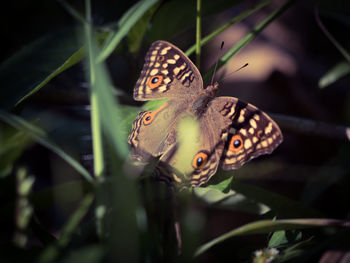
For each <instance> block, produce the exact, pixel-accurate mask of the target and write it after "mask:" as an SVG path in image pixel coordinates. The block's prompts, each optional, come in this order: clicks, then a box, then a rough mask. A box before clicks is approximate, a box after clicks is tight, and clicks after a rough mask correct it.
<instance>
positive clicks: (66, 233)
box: [38, 194, 94, 263]
mask: <svg viewBox="0 0 350 263" xmlns="http://www.w3.org/2000/svg"><path fill="white" fill-rule="evenodd" d="M93 200H94V197H93V195H92V194H87V195H86V196H85V197H84V199H83V200H82V201H81V203H80V205H79V207H78V208H77V209H76V210H75V211H74V213H73V214H72V215H71V216H70V218H69V220H68V221H67V222H66V224H65V225H64V227H63V228H62V230H61V233H60V238H59V239H58V240H57V242H56V244H53V245H50V246H47V247H46V248H45V249H44V250H43V252H42V253H41V255H40V256H39V258H38V262H40V263H46V262H53V260H55V259H56V258H57V257H58V255H59V252H60V250H62V249H63V248H64V247H66V246H67V245H68V243H69V241H70V239H71V236H72V234H73V231H74V230H76V229H77V227H78V224H79V223H80V222H81V220H82V219H83V217H84V216H85V215H86V213H87V212H88V210H89V208H90V206H91V204H92V201H93Z"/></svg>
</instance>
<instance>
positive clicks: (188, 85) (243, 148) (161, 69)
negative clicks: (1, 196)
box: [128, 41, 283, 186]
mask: <svg viewBox="0 0 350 263" xmlns="http://www.w3.org/2000/svg"><path fill="white" fill-rule="evenodd" d="M217 88H218V84H217V83H216V84H214V85H210V86H208V87H207V88H206V89H203V81H202V77H201V75H200V73H199V71H198V70H197V68H196V67H195V65H194V64H193V63H192V62H191V60H190V59H189V58H188V57H187V56H186V55H185V54H184V53H183V52H182V51H181V50H179V49H178V48H177V47H175V46H174V45H172V44H170V43H168V42H166V41H156V42H154V43H153V44H152V45H151V47H150V49H149V50H148V52H147V54H146V57H145V64H144V66H143V69H142V71H141V75H140V77H139V79H138V80H137V83H136V85H135V87H134V99H135V100H141V101H145V100H154V99H162V98H167V99H168V100H167V102H166V103H165V104H163V105H162V106H161V107H160V108H158V109H157V110H154V111H143V112H140V113H139V115H138V117H137V118H136V119H135V121H134V122H133V127H132V131H131V133H130V135H129V139H128V143H129V144H130V146H131V155H132V158H133V159H135V160H138V161H141V162H147V161H148V159H149V158H150V157H152V156H153V157H159V164H160V165H159V167H158V168H159V169H158V174H159V177H160V178H169V181H177V182H179V183H186V182H187V181H188V182H189V183H190V184H191V185H192V186H200V185H202V184H204V183H206V182H208V180H209V179H210V178H211V177H212V176H213V175H214V174H215V173H216V171H217V169H218V167H219V165H220V163H221V165H222V168H223V169H224V170H229V169H238V168H239V167H241V166H242V165H243V164H244V163H246V162H248V161H250V160H251V159H253V158H256V157H258V156H260V155H262V154H269V153H271V152H272V151H273V150H274V149H275V148H276V147H277V146H278V145H279V144H280V143H281V142H282V140H283V136H282V133H281V130H280V129H279V127H278V125H277V124H276V123H275V122H274V121H273V120H272V119H271V118H270V117H269V116H268V115H267V114H266V113H264V112H262V111H261V110H259V109H258V108H256V107H255V106H253V105H251V104H249V103H245V102H243V101H241V100H239V99H237V98H234V97H218V98H215V92H216V90H217ZM187 114H189V115H191V116H192V117H195V118H196V119H197V121H198V123H199V126H200V134H199V138H198V142H199V149H198V152H197V153H196V154H195V155H194V156H193V158H192V159H190V160H188V164H187V166H188V167H189V170H187V168H186V172H185V173H186V174H182V175H179V174H178V173H177V174H175V173H174V171H172V169H170V168H169V167H170V166H174V167H175V166H176V159H177V156H176V154H177V147H178V144H177V138H176V133H177V125H178V123H179V121H180V119H181V118H182V117H183V116H185V115H187ZM191 167H192V168H193V169H192V168H191ZM191 169H192V170H191ZM184 180H185V181H186V182H184Z"/></svg>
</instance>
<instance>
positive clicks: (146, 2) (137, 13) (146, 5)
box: [97, 0, 157, 62]
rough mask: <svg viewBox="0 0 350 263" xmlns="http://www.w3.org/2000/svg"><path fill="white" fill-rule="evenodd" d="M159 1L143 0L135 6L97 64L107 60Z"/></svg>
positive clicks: (127, 13)
mask: <svg viewBox="0 0 350 263" xmlns="http://www.w3.org/2000/svg"><path fill="white" fill-rule="evenodd" d="M155 3H157V0H141V1H139V2H137V3H136V4H135V5H133V6H132V7H131V8H130V9H129V10H128V11H127V12H126V13H125V14H124V15H123V17H122V18H121V19H120V20H119V22H118V31H117V32H116V33H115V34H114V36H112V37H111V40H110V41H109V42H108V43H106V44H105V46H104V48H103V49H102V50H101V52H100V53H99V55H98V57H97V62H101V61H103V60H105V59H106V58H107V57H108V56H109V55H110V54H112V52H113V50H114V49H115V48H116V47H117V46H118V44H119V43H120V41H121V40H122V39H123V38H124V37H125V36H126V35H127V34H128V33H129V31H130V29H131V28H132V27H133V26H134V25H135V24H136V22H137V21H139V19H140V18H142V16H143V15H144V14H145V12H146V11H147V10H149V9H150V8H151V7H152V6H153V5H154V4H155Z"/></svg>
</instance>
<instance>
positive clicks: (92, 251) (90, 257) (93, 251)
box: [59, 245, 104, 263]
mask: <svg viewBox="0 0 350 263" xmlns="http://www.w3.org/2000/svg"><path fill="white" fill-rule="evenodd" d="M103 256H104V249H103V246H102V245H90V246H84V247H82V248H78V249H75V250H73V251H71V253H67V255H66V256H65V257H64V258H63V259H62V260H60V261H59V263H77V262H84V263H97V262H102V258H103Z"/></svg>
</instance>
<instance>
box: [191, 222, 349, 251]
mask: <svg viewBox="0 0 350 263" xmlns="http://www.w3.org/2000/svg"><path fill="white" fill-rule="evenodd" d="M335 226H338V227H350V223H349V222H347V221H343V220H336V219H323V218H315V219H308V218H305V219H285V220H276V221H270V220H261V221H256V222H253V223H249V224H246V225H244V226H241V227H238V228H236V229H234V230H232V231H230V232H227V233H226V234H223V235H221V236H219V237H217V238H215V239H213V240H212V241H209V242H208V243H205V244H204V245H202V246H200V247H199V248H198V249H197V250H196V252H195V256H199V255H200V254H203V253H204V252H205V251H207V250H208V249H209V248H211V247H213V246H215V245H217V244H219V243H221V242H223V241H225V240H226V239H228V238H231V237H234V236H242V235H253V234H266V233H269V232H272V231H278V230H290V229H301V228H310V227H335Z"/></svg>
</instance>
